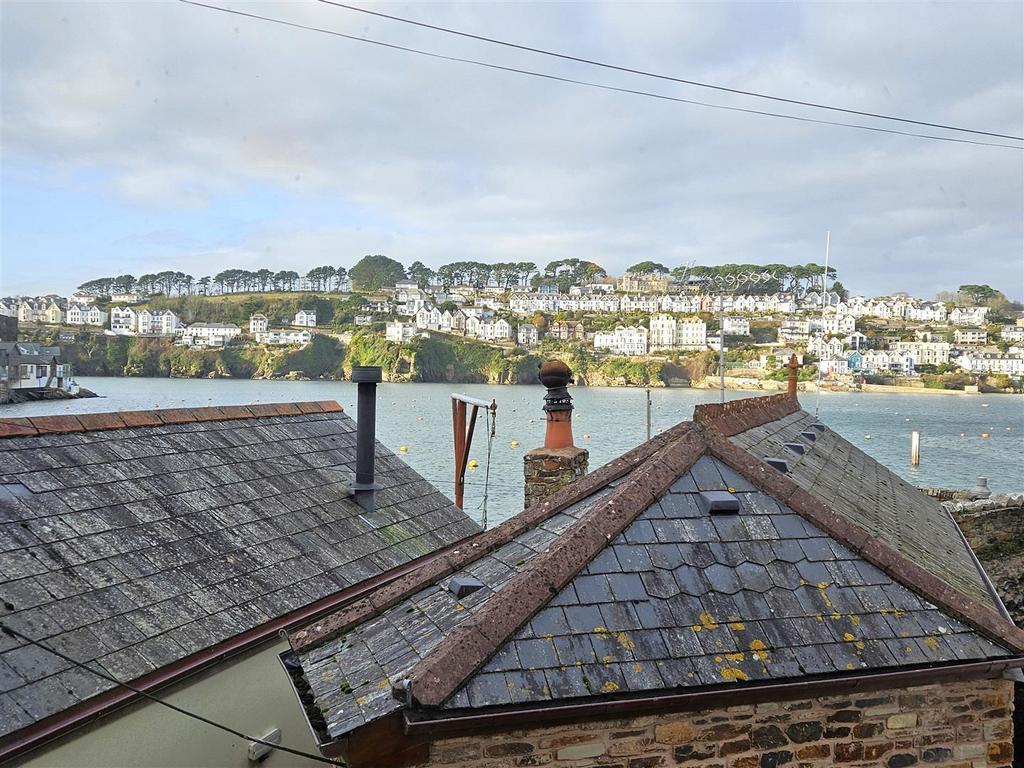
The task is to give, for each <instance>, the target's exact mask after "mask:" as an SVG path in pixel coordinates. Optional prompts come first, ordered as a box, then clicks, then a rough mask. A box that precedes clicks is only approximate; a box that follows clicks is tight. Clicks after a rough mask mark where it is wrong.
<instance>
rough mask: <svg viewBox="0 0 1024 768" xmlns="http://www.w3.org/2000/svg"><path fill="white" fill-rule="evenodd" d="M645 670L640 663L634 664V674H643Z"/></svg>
mask: <svg viewBox="0 0 1024 768" xmlns="http://www.w3.org/2000/svg"><path fill="white" fill-rule="evenodd" d="M643 670H644V667H643V665H642V664H640V663H639V662H637V663H635V664H633V671H634V672H643Z"/></svg>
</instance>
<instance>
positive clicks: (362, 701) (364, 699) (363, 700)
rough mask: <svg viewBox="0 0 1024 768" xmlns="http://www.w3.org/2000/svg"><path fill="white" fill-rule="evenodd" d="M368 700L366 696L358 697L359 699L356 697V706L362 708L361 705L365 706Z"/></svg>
mask: <svg viewBox="0 0 1024 768" xmlns="http://www.w3.org/2000/svg"><path fill="white" fill-rule="evenodd" d="M368 700H369V697H368V696H359V697H357V698H356V704H358V705H359V706H360V707H361V706H363V704H365V703H366V702H367V701H368Z"/></svg>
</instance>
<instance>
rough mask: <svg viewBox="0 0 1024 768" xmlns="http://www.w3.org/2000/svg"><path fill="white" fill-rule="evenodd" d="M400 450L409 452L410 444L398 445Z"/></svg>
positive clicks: (400, 451)
mask: <svg viewBox="0 0 1024 768" xmlns="http://www.w3.org/2000/svg"><path fill="white" fill-rule="evenodd" d="M398 452H399V453H408V452H409V446H408V445H400V446H398Z"/></svg>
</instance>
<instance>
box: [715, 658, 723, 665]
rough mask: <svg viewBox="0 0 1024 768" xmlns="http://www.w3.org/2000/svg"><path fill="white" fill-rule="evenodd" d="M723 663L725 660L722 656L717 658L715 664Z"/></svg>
mask: <svg viewBox="0 0 1024 768" xmlns="http://www.w3.org/2000/svg"><path fill="white" fill-rule="evenodd" d="M723 661H725V659H723V658H722V657H721V656H715V664H721V663H722V662H723Z"/></svg>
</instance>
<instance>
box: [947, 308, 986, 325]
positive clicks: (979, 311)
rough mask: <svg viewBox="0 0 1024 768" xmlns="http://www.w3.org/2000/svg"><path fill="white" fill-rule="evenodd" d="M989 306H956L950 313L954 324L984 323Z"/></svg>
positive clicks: (950, 319)
mask: <svg viewBox="0 0 1024 768" xmlns="http://www.w3.org/2000/svg"><path fill="white" fill-rule="evenodd" d="M987 314H988V307H954V308H953V311H952V312H950V313H949V322H951V323H952V324H953V325H983V324H984V323H985V316H986V315H987Z"/></svg>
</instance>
